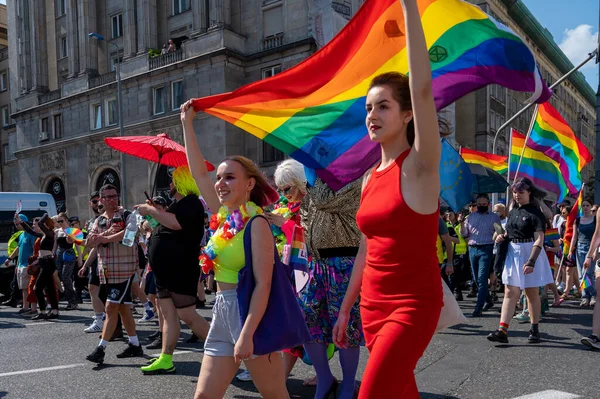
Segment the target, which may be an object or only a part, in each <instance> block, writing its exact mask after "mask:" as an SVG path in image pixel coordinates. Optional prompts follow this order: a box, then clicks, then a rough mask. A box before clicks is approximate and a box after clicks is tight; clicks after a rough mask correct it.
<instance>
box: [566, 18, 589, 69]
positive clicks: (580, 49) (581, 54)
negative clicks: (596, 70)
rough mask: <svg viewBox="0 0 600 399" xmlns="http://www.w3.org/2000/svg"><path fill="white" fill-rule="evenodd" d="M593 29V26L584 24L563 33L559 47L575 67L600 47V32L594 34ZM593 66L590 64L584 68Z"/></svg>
mask: <svg viewBox="0 0 600 399" xmlns="http://www.w3.org/2000/svg"><path fill="white" fill-rule="evenodd" d="M592 29H593V28H592V26H590V25H585V24H584V25H579V26H578V27H576V28H575V29H565V31H564V32H563V37H562V41H561V42H560V43H559V47H560V48H561V50H562V51H563V52H564V53H565V55H566V56H567V57H568V58H569V60H571V62H572V63H573V64H574V65H577V64H579V63H580V62H581V61H583V60H584V59H585V57H587V55H588V54H589V53H591V52H592V51H594V49H595V48H596V46H597V45H598V32H596V33H592ZM593 66H594V63H593V62H588V63H587V64H585V66H584V67H583V68H591V67H593Z"/></svg>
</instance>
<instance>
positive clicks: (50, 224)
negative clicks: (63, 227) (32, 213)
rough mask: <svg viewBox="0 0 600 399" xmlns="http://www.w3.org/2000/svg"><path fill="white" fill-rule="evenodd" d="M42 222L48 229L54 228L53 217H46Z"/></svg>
mask: <svg viewBox="0 0 600 399" xmlns="http://www.w3.org/2000/svg"><path fill="white" fill-rule="evenodd" d="M44 224H45V225H46V227H47V228H48V230H54V219H52V218H51V217H47V218H46V220H44Z"/></svg>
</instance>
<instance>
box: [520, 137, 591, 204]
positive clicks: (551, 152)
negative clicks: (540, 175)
mask: <svg viewBox="0 0 600 399" xmlns="http://www.w3.org/2000/svg"><path fill="white" fill-rule="evenodd" d="M558 144H560V143H558ZM527 147H529V148H531V149H532V150H536V151H539V152H541V153H543V154H544V155H546V156H547V157H548V158H550V159H553V160H555V161H556V163H558V166H559V168H560V172H561V173H562V174H563V176H564V177H566V178H565V183H566V184H567V187H568V188H569V194H571V195H577V193H579V190H580V189H581V187H579V188H577V187H575V186H574V185H573V183H572V182H571V179H570V177H571V169H569V165H567V164H566V162H565V159H564V158H563V157H562V155H561V154H560V153H559V152H558V151H556V150H555V149H553V148H552V147H548V146H545V145H540V144H538V143H536V142H535V141H533V139H532V138H531V137H529V140H528V141H527Z"/></svg>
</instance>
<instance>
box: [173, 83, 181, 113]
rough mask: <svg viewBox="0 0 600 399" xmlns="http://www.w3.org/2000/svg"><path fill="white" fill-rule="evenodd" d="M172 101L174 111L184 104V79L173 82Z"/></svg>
mask: <svg viewBox="0 0 600 399" xmlns="http://www.w3.org/2000/svg"><path fill="white" fill-rule="evenodd" d="M171 102H172V109H173V111H177V110H179V106H180V105H181V104H183V80H180V81H178V82H173V83H171Z"/></svg>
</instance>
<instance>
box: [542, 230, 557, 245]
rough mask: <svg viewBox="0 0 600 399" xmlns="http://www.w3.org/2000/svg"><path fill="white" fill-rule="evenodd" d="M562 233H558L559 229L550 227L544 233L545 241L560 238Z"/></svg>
mask: <svg viewBox="0 0 600 399" xmlns="http://www.w3.org/2000/svg"><path fill="white" fill-rule="evenodd" d="M559 239H560V234H558V229H548V230H546V232H545V233H544V241H548V242H551V241H553V240H559Z"/></svg>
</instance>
